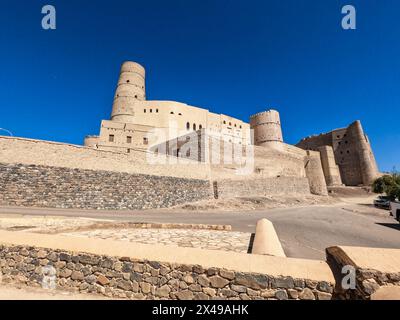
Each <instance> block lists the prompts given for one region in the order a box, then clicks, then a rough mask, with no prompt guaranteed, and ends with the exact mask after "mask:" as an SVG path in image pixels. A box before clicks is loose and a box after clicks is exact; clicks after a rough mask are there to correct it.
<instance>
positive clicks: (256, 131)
mask: <svg viewBox="0 0 400 320" xmlns="http://www.w3.org/2000/svg"><path fill="white" fill-rule="evenodd" d="M250 128H251V129H253V135H254V138H253V140H254V141H253V144H254V145H256V146H270V147H274V146H275V147H278V146H279V145H280V144H281V143H282V142H283V136H282V128H281V120H280V116H279V112H278V111H276V110H269V111H265V112H260V113H257V114H255V115H253V116H251V117H250Z"/></svg>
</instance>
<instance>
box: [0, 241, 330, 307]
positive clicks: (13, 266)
mask: <svg viewBox="0 0 400 320" xmlns="http://www.w3.org/2000/svg"><path fill="white" fill-rule="evenodd" d="M0 270H1V273H2V274H3V282H6V283H10V282H12V283H13V282H14V283H15V282H18V283H20V284H21V283H23V284H26V285H29V286H42V285H44V286H46V285H48V286H52V284H54V286H55V287H57V288H63V289H71V290H74V291H79V292H82V293H97V294H102V295H105V296H107V297H116V298H129V299H172V300H193V299H195V300H210V299H218V300H221V299H222V300H225V299H226V300H259V299H273V300H288V299H301V300H316V299H320V300H326V299H331V297H332V292H333V284H332V283H328V282H325V281H312V280H308V279H296V278H292V277H290V276H285V277H275V276H269V275H266V274H257V273H247V272H235V271H231V270H226V269H221V268H214V267H213V268H204V267H202V266H200V265H186V264H177V263H165V262H159V261H146V260H138V259H132V258H130V257H119V258H117V257H110V256H103V255H93V254H86V253H76V252H68V251H63V250H54V249H43V248H34V247H28V246H7V245H0Z"/></svg>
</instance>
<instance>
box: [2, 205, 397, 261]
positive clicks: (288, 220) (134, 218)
mask: <svg viewBox="0 0 400 320" xmlns="http://www.w3.org/2000/svg"><path fill="white" fill-rule="evenodd" d="M360 208H361V210H363V207H362V206H361V205H359V206H357V210H358V211H360ZM353 210H354V206H351V205H332V206H311V207H303V208H285V209H269V210H263V211H254V212H207V213H197V212H171V211H168V212H166V211H161V212H160V211H146V212H143V211H142V212H121V211H86V210H63V209H31V208H25V209H22V208H0V214H1V213H3V214H27V215H40V216H43V215H51V216H69V217H91V218H98V219H111V220H116V221H131V222H179V223H208V224H230V225H232V227H233V229H234V230H235V231H243V232H254V230H255V225H256V222H257V221H258V220H259V219H261V218H267V219H269V220H271V221H272V222H273V223H274V225H275V228H276V230H277V233H278V236H279V238H280V240H281V241H282V245H283V247H284V250H285V252H286V254H287V255H288V256H289V257H296V258H308V259H324V258H325V252H324V250H325V248H326V247H329V246H333V245H347V246H362V247H365V246H367V247H381V248H400V225H399V224H398V223H397V222H396V221H395V220H394V219H393V218H392V217H390V216H389V214H388V213H387V211H381V212H380V213H379V212H375V211H371V210H369V208H367V207H365V210H363V212H354V211H353Z"/></svg>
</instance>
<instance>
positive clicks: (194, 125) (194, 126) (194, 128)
mask: <svg viewBox="0 0 400 320" xmlns="http://www.w3.org/2000/svg"><path fill="white" fill-rule="evenodd" d="M193 130H194V131H196V124H195V123H193Z"/></svg>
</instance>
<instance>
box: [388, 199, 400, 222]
mask: <svg viewBox="0 0 400 320" xmlns="http://www.w3.org/2000/svg"><path fill="white" fill-rule="evenodd" d="M390 214H391V215H392V216H393V217H394V218H396V220H397V221H399V222H400V201H394V202H391V203H390Z"/></svg>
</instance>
